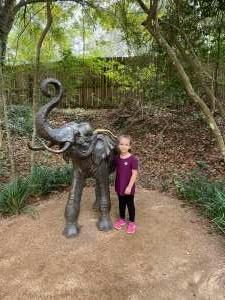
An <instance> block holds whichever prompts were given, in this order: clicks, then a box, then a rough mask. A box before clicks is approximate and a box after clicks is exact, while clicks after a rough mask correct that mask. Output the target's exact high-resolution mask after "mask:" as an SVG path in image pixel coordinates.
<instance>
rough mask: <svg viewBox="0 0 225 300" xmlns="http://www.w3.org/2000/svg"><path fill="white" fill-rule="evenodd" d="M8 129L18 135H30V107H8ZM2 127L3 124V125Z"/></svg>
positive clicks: (31, 123)
mask: <svg viewBox="0 0 225 300" xmlns="http://www.w3.org/2000/svg"><path fill="white" fill-rule="evenodd" d="M8 117H9V128H10V130H11V131H12V132H13V133H16V134H19V135H29V136H30V135H31V134H32V131H33V117H32V110H31V107H29V106H25V105H10V106H9V107H8ZM3 125H4V124H3Z"/></svg>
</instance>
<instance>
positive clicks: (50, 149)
mask: <svg viewBox="0 0 225 300" xmlns="http://www.w3.org/2000/svg"><path fill="white" fill-rule="evenodd" d="M43 146H44V148H45V149H46V150H48V151H49V152H52V153H55V154H60V153H63V152H65V151H66V150H67V149H69V147H70V146H71V143H70V142H66V143H65V145H64V146H63V148H61V149H60V150H54V149H52V148H50V147H48V146H47V145H46V144H45V143H43Z"/></svg>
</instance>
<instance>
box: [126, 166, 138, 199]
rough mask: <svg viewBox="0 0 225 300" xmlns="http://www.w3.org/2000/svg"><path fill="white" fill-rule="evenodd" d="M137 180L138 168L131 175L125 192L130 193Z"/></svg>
mask: <svg viewBox="0 0 225 300" xmlns="http://www.w3.org/2000/svg"><path fill="white" fill-rule="evenodd" d="M136 180H137V170H132V175H131V178H130V182H129V184H128V186H127V187H126V189H125V191H124V194H126V195H130V193H131V189H132V187H133V185H134V183H135V181H136Z"/></svg>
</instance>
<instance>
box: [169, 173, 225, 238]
mask: <svg viewBox="0 0 225 300" xmlns="http://www.w3.org/2000/svg"><path fill="white" fill-rule="evenodd" d="M174 185H175V188H176V191H177V193H178V195H180V196H182V197H183V198H184V199H187V200H189V201H190V202H192V203H194V204H195V205H197V206H198V207H199V208H200V210H201V212H202V213H203V214H204V215H206V216H207V217H209V218H210V219H211V220H212V222H214V223H215V224H216V225H217V226H218V227H219V228H220V229H221V230H222V231H223V232H225V182H224V181H210V179H209V178H208V176H207V175H204V174H202V173H201V172H200V171H193V172H191V173H189V174H187V176H186V178H183V179H182V178H180V177H178V176H176V177H175V178H174Z"/></svg>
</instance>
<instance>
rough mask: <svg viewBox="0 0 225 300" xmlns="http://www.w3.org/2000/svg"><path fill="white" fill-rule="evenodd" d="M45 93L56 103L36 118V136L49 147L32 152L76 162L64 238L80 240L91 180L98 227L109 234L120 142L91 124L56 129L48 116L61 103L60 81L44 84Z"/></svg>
mask: <svg viewBox="0 0 225 300" xmlns="http://www.w3.org/2000/svg"><path fill="white" fill-rule="evenodd" d="M51 85H53V86H54V88H55V93H54V95H53V96H52V95H51V93H50V91H49V86H51ZM41 91H42V94H43V95H45V96H47V97H49V98H51V97H52V99H51V100H50V101H49V102H48V103H47V104H45V105H44V106H42V107H41V108H40V109H39V111H38V112H37V114H36V118H35V124H36V132H37V135H38V136H39V137H41V138H42V139H44V140H46V141H47V142H48V144H47V145H46V144H45V143H43V147H39V148H35V147H31V149H32V150H43V149H47V150H48V151H50V152H53V153H61V154H63V157H64V159H65V160H66V161H68V160H71V161H72V164H73V170H74V175H73V180H72V185H71V189H70V192H69V197H68V201H67V204H66V207H65V223H66V224H65V228H64V230H63V234H64V235H65V236H66V237H67V238H69V237H73V236H76V235H77V234H78V233H79V231H80V226H79V225H78V216H79V212H80V201H81V196H82V191H83V188H84V185H85V180H86V178H88V177H93V178H95V179H96V185H95V196H96V200H95V203H94V205H93V207H94V208H95V209H98V211H99V219H98V222H97V227H98V229H99V230H103V231H107V230H109V229H111V228H112V221H111V218H110V209H111V202H110V191H109V174H110V173H111V172H113V156H114V154H115V151H116V150H115V148H116V147H115V146H116V143H117V138H116V137H115V136H114V135H113V134H112V133H111V132H110V131H108V130H95V131H94V130H93V129H92V127H91V125H90V124H89V123H87V122H81V123H76V122H70V123H67V124H65V125H62V126H61V127H59V128H53V126H51V125H50V123H49V121H48V115H49V113H50V112H51V110H52V109H53V108H54V107H56V106H57V105H58V103H59V102H60V100H61V98H62V96H63V88H62V85H61V83H60V82H59V81H58V80H57V79H53V78H47V79H45V80H43V81H42V83H41ZM54 145H58V147H59V149H57V150H56V149H52V148H51V147H52V146H54Z"/></svg>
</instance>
